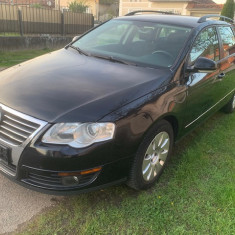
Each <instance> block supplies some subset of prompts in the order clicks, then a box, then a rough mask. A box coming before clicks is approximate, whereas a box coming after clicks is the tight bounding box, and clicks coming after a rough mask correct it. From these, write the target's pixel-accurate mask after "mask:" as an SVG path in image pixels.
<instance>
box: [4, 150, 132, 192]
mask: <svg viewBox="0 0 235 235" xmlns="http://www.w3.org/2000/svg"><path fill="white" fill-rule="evenodd" d="M38 150H39V148H38V147H33V148H32V146H31V147H30V146H28V147H26V149H25V151H23V153H22V155H21V157H20V160H19V164H18V165H17V166H15V165H13V164H9V163H6V162H4V161H0V171H1V172H3V173H5V174H6V175H7V176H8V178H10V179H12V180H15V181H16V182H18V183H20V184H21V185H23V186H25V187H29V188H31V189H34V190H36V191H41V192H44V193H50V194H57V195H58V194H61V195H64V194H69V193H81V192H86V191H91V190H95V189H98V188H103V187H106V186H109V185H112V184H116V183H120V182H124V181H126V179H127V175H128V172H129V169H130V164H131V157H126V158H121V159H118V160H116V161H113V162H109V163H105V159H106V156H103V159H102V158H99V160H100V161H101V162H100V164H98V165H97V166H98V169H99V170H98V171H96V172H92V171H91V172H90V170H92V169H97V167H94V166H95V164H96V162H94V163H89V161H85V162H84V161H83V164H80V162H81V161H82V159H83V160H84V158H86V157H87V159H89V154H86V155H83V156H81V155H79V154H77V155H70V156H68V155H67V158H65V156H63V154H62V152H58V151H55V150H53V148H49V147H47V151H46V153H45V152H43V151H41V153H39V152H38ZM44 150H45V147H44ZM36 152H37V153H38V154H37V155H36V154H35V153H36ZM58 154H60V156H58V157H53V155H58ZM97 154H98V152H97ZM29 158H30V161H28V159H29ZM33 159H35V161H33ZM102 161H103V164H101V163H102ZM64 163H65V164H64ZM52 165H53V167H51V166H52ZM81 172H87V173H86V174H80V173H81ZM66 173H69V176H63V175H64V174H66ZM74 177H75V178H74Z"/></svg>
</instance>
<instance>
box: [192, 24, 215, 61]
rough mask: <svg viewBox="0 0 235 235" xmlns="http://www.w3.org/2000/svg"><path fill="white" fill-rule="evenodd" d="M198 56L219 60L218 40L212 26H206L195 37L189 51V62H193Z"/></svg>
mask: <svg viewBox="0 0 235 235" xmlns="http://www.w3.org/2000/svg"><path fill="white" fill-rule="evenodd" d="M198 57H206V58H208V59H211V60H214V61H218V60H219V40H218V36H217V33H216V29H215V28H214V27H213V28H206V29H205V30H203V31H202V32H201V33H200V34H199V36H198V37H197V39H196V41H195V42H194V44H193V47H192V50H191V52H190V61H189V62H190V64H193V63H194V62H195V60H196V59H197V58H198Z"/></svg>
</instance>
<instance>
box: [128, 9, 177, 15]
mask: <svg viewBox="0 0 235 235" xmlns="http://www.w3.org/2000/svg"><path fill="white" fill-rule="evenodd" d="M144 12H153V13H161V14H166V15H175V14H174V13H172V12H167V11H151V10H146V11H132V12H130V13H128V14H126V15H125V16H133V15H135V14H137V13H144Z"/></svg>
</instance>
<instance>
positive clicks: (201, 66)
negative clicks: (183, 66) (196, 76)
mask: <svg viewBox="0 0 235 235" xmlns="http://www.w3.org/2000/svg"><path fill="white" fill-rule="evenodd" d="M216 69H217V64H216V62H215V61H214V60H211V59H208V58H205V57H199V58H198V59H197V60H196V61H195V64H194V65H193V66H191V67H189V68H187V71H188V72H195V73H197V72H198V73H212V72H214V71H215V70H216Z"/></svg>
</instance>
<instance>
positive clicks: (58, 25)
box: [0, 4, 94, 36]
mask: <svg viewBox="0 0 235 235" xmlns="http://www.w3.org/2000/svg"><path fill="white" fill-rule="evenodd" d="M93 26H94V17H93V15H92V14H88V13H74V12H71V11H68V10H63V11H60V10H53V9H43V8H35V7H29V6H16V5H9V4H0V34H9V33H10V34H13V35H14V34H20V35H21V36H23V35H24V34H30V35H31V34H53V35H54V34H55V35H56V34H60V35H75V34H81V33H84V32H85V31H87V30H89V29H90V28H92V27H93Z"/></svg>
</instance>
